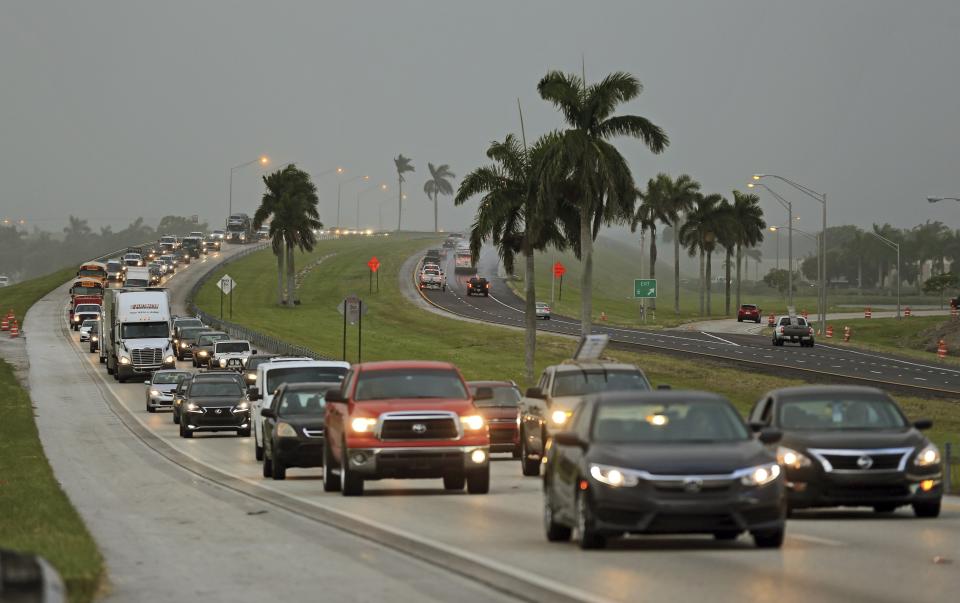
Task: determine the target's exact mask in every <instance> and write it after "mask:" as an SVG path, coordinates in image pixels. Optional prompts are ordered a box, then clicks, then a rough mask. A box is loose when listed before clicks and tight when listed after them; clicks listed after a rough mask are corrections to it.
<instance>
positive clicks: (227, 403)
mask: <svg viewBox="0 0 960 603" xmlns="http://www.w3.org/2000/svg"><path fill="white" fill-rule="evenodd" d="M196 431H235V432H237V435H238V436H241V437H249V435H250V403H249V402H248V401H247V396H246V393H245V392H244V391H243V387H242V386H241V385H240V379H239V378H238V377H237V375H236V374H235V373H234V374H226V373H200V374H198V375H194V377H193V379H191V380H190V385H189V386H188V387H187V392H186V396H185V397H184V399H183V402H182V403H181V405H180V437H181V438H192V437H193V434H194V432H196Z"/></svg>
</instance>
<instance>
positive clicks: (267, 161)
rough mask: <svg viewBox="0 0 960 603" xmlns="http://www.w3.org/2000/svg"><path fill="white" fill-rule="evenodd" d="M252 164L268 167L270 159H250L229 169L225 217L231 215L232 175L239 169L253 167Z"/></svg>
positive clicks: (262, 157)
mask: <svg viewBox="0 0 960 603" xmlns="http://www.w3.org/2000/svg"><path fill="white" fill-rule="evenodd" d="M254 163H259V164H260V165H264V166H265V165H269V164H270V158H269V157H267V156H266V155H261V156H259V157H257V158H256V159H252V160H250V161H247V162H245V163H241V164H240V165H235V166H233V167H232V168H230V188H229V190H230V192H229V193H228V194H227V216H228V217H229V216H231V215H232V214H233V173H234V172H235V171H237V170H239V169H240V168H245V167H247V166H248V165H253V164H254Z"/></svg>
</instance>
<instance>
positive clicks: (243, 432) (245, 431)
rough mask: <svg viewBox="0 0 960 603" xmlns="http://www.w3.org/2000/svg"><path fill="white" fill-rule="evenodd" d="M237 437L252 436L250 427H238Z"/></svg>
mask: <svg viewBox="0 0 960 603" xmlns="http://www.w3.org/2000/svg"><path fill="white" fill-rule="evenodd" d="M237 437H240V438H249V437H250V428H249V427H247V428H246V429H238V430H237Z"/></svg>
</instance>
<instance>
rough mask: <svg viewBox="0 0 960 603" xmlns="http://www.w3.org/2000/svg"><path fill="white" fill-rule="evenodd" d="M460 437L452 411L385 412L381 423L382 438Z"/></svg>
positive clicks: (432, 438) (445, 438)
mask: <svg viewBox="0 0 960 603" xmlns="http://www.w3.org/2000/svg"><path fill="white" fill-rule="evenodd" d="M459 437H460V430H459V429H458V426H457V420H456V416H455V415H454V414H452V413H433V412H426V413H414V414H402V413H397V414H385V415H383V416H382V423H381V425H380V439H381V440H455V439H457V438H459Z"/></svg>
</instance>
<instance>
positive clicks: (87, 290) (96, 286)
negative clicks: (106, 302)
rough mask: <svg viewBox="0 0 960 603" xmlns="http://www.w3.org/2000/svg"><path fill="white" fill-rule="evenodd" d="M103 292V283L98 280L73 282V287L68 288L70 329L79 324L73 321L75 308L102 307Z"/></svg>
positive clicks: (77, 280) (79, 279)
mask: <svg viewBox="0 0 960 603" xmlns="http://www.w3.org/2000/svg"><path fill="white" fill-rule="evenodd" d="M103 292H104V283H103V281H101V280H99V279H95V278H94V279H90V278H86V277H81V278H78V279H76V280H74V281H73V285H71V286H70V307H69V309H68V316H69V319H70V325H71V327H72V328H74V329H76V328H77V327H78V326H79V324H80V321H79V319H78V320H74V317H73V313H74V310H75V308H76V307H77V306H78V305H82V304H94V305H97V306H99V305H102V304H103Z"/></svg>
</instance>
